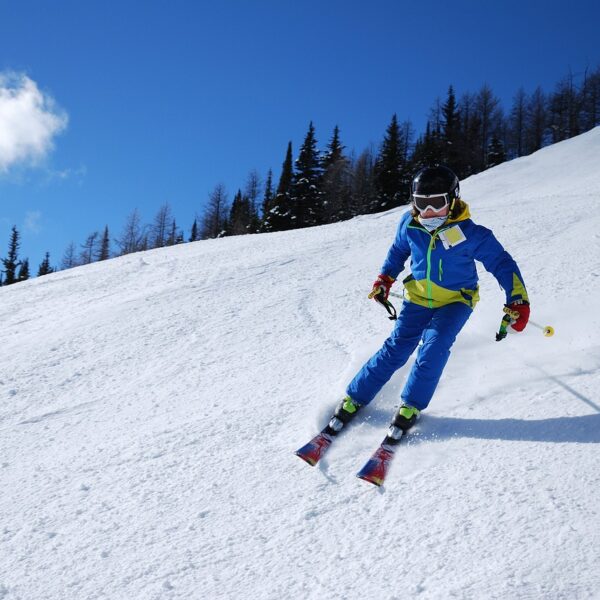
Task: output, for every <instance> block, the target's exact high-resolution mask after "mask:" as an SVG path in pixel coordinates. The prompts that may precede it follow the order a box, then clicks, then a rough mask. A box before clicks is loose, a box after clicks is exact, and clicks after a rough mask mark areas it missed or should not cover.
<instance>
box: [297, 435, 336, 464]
mask: <svg viewBox="0 0 600 600" xmlns="http://www.w3.org/2000/svg"><path fill="white" fill-rule="evenodd" d="M331 442H333V436H332V435H329V434H328V433H325V432H324V431H321V433H319V434H317V435H315V437H314V438H313V439H312V440H310V442H308V444H306V445H305V446H302V448H300V449H299V450H296V456H299V457H300V458H301V459H302V460H305V461H306V462H307V463H308V464H309V465H311V466H313V467H314V466H315V465H316V464H317V463H318V462H319V461H320V460H321V458H322V456H323V454H325V451H326V450H327V448H329V446H331Z"/></svg>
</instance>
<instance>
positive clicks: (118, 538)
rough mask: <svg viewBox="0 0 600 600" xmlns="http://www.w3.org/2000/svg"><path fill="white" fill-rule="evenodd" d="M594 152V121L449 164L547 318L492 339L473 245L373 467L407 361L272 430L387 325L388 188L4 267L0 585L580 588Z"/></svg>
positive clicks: (595, 214)
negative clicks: (63, 265)
mask: <svg viewBox="0 0 600 600" xmlns="http://www.w3.org/2000/svg"><path fill="white" fill-rule="evenodd" d="M599 166H600V128H596V129H595V130H593V131H591V132H588V133H586V134H584V135H581V136H579V137H577V138H574V139H571V140H568V141H565V142H562V143H560V144H557V145H554V146H552V147H548V148H546V149H543V150H541V151H539V152H537V153H535V154H533V155H531V156H528V157H525V158H521V159H518V160H514V161H512V162H509V163H505V164H502V165H500V166H498V167H496V168H494V169H491V170H489V171H486V172H485V173H481V174H479V175H477V176H474V177H471V178H470V179H468V180H466V181H464V182H463V185H462V192H463V198H464V199H465V200H466V201H467V202H468V203H469V204H470V207H471V211H472V214H473V219H474V220H475V221H476V222H477V223H481V224H482V225H485V226H487V227H490V228H492V229H493V230H494V232H495V234H496V236H497V237H498V238H499V239H500V241H501V242H502V243H503V244H504V245H505V247H506V248H507V249H508V250H509V251H510V252H511V254H512V255H513V256H514V258H515V259H516V260H517V262H518V264H519V265H520V268H521V270H522V273H523V276H524V278H525V281H526V284H527V286H528V289H529V293H530V298H531V302H532V319H533V320H534V321H536V322H537V323H539V324H541V325H546V324H550V325H553V326H554V328H555V330H556V334H555V336H554V337H552V338H545V337H544V336H543V335H542V333H541V331H540V330H539V329H536V328H535V327H533V326H530V327H528V329H527V330H526V331H525V332H524V333H522V334H519V335H511V336H509V337H508V338H507V339H506V340H504V341H502V342H501V343H496V342H495V341H494V335H495V332H496V330H497V328H498V326H499V323H500V318H501V316H502V313H501V309H502V306H503V302H504V294H503V292H502V291H501V290H500V289H499V287H498V285H497V283H496V282H495V280H494V279H493V278H492V277H491V276H490V275H489V274H488V273H486V272H485V271H484V270H483V269H480V275H481V296H482V300H481V302H480V304H479V305H478V306H477V308H476V310H475V312H474V315H473V317H472V318H471V319H470V321H469V323H468V324H467V326H466V328H465V329H464V330H463V332H462V334H461V335H460V336H459V339H458V340H457V343H456V345H455V347H454V350H453V355H452V357H451V358H450V362H449V364H448V366H447V368H446V372H445V374H444V377H443V379H442V381H441V383H440V386H439V388H438V391H437V393H436V396H435V397H434V399H433V401H432V404H431V406H430V408H429V409H428V410H427V411H426V412H425V413H424V414H423V417H422V419H421V421H420V424H419V426H418V427H417V428H416V430H415V433H414V435H413V436H412V437H411V438H410V439H409V440H408V442H407V444H406V446H405V447H403V448H401V449H400V450H399V453H398V455H397V456H396V460H395V462H394V463H393V465H392V467H391V470H390V473H389V475H388V479H387V481H386V485H385V487H384V488H382V489H381V490H379V489H377V488H375V487H373V486H370V485H369V484H366V483H364V482H362V481H360V480H358V479H357V478H356V477H355V473H356V472H357V471H358V469H359V468H360V467H361V466H362V465H363V464H364V462H365V461H366V460H367V458H368V457H369V456H370V454H371V453H372V451H373V450H374V449H375V447H376V446H377V444H378V443H379V442H380V440H381V439H382V437H383V435H384V433H385V430H386V428H387V423H388V422H389V419H390V417H391V416H392V413H393V411H394V408H395V406H396V405H397V404H398V400H399V398H398V397H399V393H400V390H401V388H402V385H403V381H404V379H405V378H406V376H407V373H408V369H409V366H410V364H411V363H410V362H409V364H408V365H407V366H406V367H404V368H402V369H401V370H400V371H399V372H398V373H397V375H396V376H395V377H394V378H393V379H392V380H391V381H390V383H389V384H388V385H387V386H386V387H385V388H384V389H383V391H382V392H381V394H380V395H379V396H378V398H376V400H375V401H374V402H373V403H372V404H371V405H370V406H369V407H368V408H366V409H365V410H364V411H363V414H364V417H363V418H362V420H361V421H360V423H357V424H356V425H355V426H353V428H352V430H349V431H347V432H345V433H344V435H343V436H342V437H341V438H340V439H339V440H338V441H336V443H335V445H334V446H333V447H332V448H331V450H330V452H329V454H328V455H327V457H326V458H325V459H324V460H323V462H322V464H321V465H320V466H319V467H315V468H311V467H309V466H308V465H306V464H305V463H304V462H303V461H301V460H300V459H298V458H297V457H296V456H294V454H293V452H294V450H295V449H296V448H298V447H299V446H301V445H302V444H304V443H305V442H306V441H308V439H309V438H310V437H312V435H314V434H315V433H316V432H317V431H318V430H319V429H320V428H321V427H323V426H324V425H325V423H326V421H327V418H328V416H329V414H330V412H331V410H332V408H333V406H334V405H335V403H336V402H337V401H338V400H339V398H340V397H341V396H342V395H343V393H344V389H345V386H346V384H347V383H348V381H349V380H350V378H351V377H352V376H353V375H354V373H355V371H356V370H357V369H358V368H359V367H360V366H361V364H362V363H363V362H364V361H365V360H366V359H367V358H369V356H370V355H371V354H372V353H373V352H374V351H375V350H377V349H378V347H379V345H380V344H381V343H382V342H383V340H384V339H385V338H386V336H387V335H388V334H389V332H390V329H391V327H392V325H391V322H390V321H389V320H387V318H386V317H387V315H386V313H385V311H383V309H382V308H381V307H379V306H378V305H377V304H376V303H374V302H372V301H369V300H367V298H366V296H367V294H368V292H369V291H370V287H371V282H372V281H373V279H374V278H375V276H376V275H377V273H378V270H379V267H380V265H381V263H382V262H383V259H384V257H385V254H386V252H387V249H388V246H389V244H390V243H391V241H392V239H393V237H394V234H395V229H396V225H397V222H398V219H399V218H400V216H401V214H402V213H403V211H404V210H406V208H405V207H404V208H401V209H395V210H391V211H389V212H387V213H382V214H377V215H370V216H362V217H358V218H356V219H353V220H352V221H349V222H345V223H340V224H335V225H329V226H324V227H318V228H312V229H306V230H301V231H292V232H285V233H272V234H265V235H255V236H241V237H234V238H229V239H223V240H211V241H203V242H196V243H193V244H186V245H183V246H180V247H176V248H169V249H162V250H154V251H149V252H145V253H143V254H135V255H129V256H125V257H121V258H118V259H114V260H110V261H107V262H105V263H96V264H92V265H89V266H86V267H80V268H76V269H72V270H69V271H64V272H60V273H56V274H53V275H50V276H47V277H42V278H39V279H35V280H31V281H27V282H25V283H22V284H17V285H14V286H10V287H5V288H1V289H0V298H1V304H0V315H1V322H2V343H1V344H0V365H1V367H0V369H1V370H0V398H1V399H2V402H1V403H0V478H1V479H0V481H1V486H2V487H1V489H2V494H1V496H0V516H1V521H0V598H2V599H3V600H17V599H20V600H38V599H53V600H55V599H56V600H58V599H84V598H85V599H111V600H115V599H128V600H131V599H163V598H164V599H175V598H178V599H192V598H194V599H195V598H198V599H201V598H227V599H229V598H243V599H245V600H255V599H271V598H273V599H280V598H293V599H296V598H298V599H305V598H309V599H312V598H315V599H316V598H328V599H361V600H363V599H366V598H377V599H378V600H384V599H386V600H393V599H403V600H404V599H406V598H419V599H441V598H473V599H487V598H502V599H507V598H509V599H513V598H519V599H540V598H543V599H565V600H574V599H583V598H586V599H587V598H598V597H600V569H599V568H598V565H599V564H600V518H599V514H598V513H599V510H600V509H599V503H598V494H599V492H600V469H599V466H600V462H599V452H598V451H599V449H600V398H599V394H598V389H600V376H599V373H600V327H599V324H600V316H599V311H598V298H599V296H600V287H599V282H600V251H599V250H600V244H599V238H600V233H599V232H600V212H599V211H598V210H597V207H598V199H599V197H600V168H599ZM396 287H398V286H396ZM396 291H399V290H396ZM398 302H399V301H398Z"/></svg>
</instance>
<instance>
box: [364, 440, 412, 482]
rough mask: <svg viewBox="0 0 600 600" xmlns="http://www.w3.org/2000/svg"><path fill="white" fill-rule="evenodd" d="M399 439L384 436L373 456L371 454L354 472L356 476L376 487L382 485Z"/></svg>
mask: <svg viewBox="0 0 600 600" xmlns="http://www.w3.org/2000/svg"><path fill="white" fill-rule="evenodd" d="M400 439H402V438H399V439H397V440H396V439H393V438H390V437H388V436H386V437H385V439H384V440H383V442H382V443H381V445H380V446H379V448H377V450H375V452H374V453H373V456H371V458H370V459H369V460H368V461H367V464H366V465H365V466H364V467H363V468H362V469H361V470H360V471H359V472H358V473H357V474H356V476H357V477H359V478H360V479H364V480H365V481H368V482H369V483H372V484H373V485H376V486H378V487H379V486H382V485H383V482H384V481H385V476H386V475H387V472H388V468H389V466H390V463H391V462H392V459H393V458H394V454H395V453H396V446H397V444H398V443H400ZM390 442H392V443H390Z"/></svg>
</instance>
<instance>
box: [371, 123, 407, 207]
mask: <svg viewBox="0 0 600 600" xmlns="http://www.w3.org/2000/svg"><path fill="white" fill-rule="evenodd" d="M402 129H403V130H404V132H406V131H410V124H409V123H405V124H403V128H402ZM408 145H409V140H408V139H406V137H405V135H403V131H402V130H401V128H400V126H399V125H398V117H397V116H396V114H394V115H393V116H392V121H391V123H390V124H389V126H388V127H387V129H386V133H385V136H384V138H383V143H382V145H381V151H380V153H379V156H378V158H377V162H376V165H375V185H376V188H377V201H376V204H375V205H374V206H372V207H371V211H370V212H377V211H380V210H387V209H389V208H392V207H394V206H399V205H400V204H402V203H403V202H404V201H405V200H406V198H408V196H409V185H408V181H409V173H408V170H407V167H408Z"/></svg>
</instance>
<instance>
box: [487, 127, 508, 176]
mask: <svg viewBox="0 0 600 600" xmlns="http://www.w3.org/2000/svg"><path fill="white" fill-rule="evenodd" d="M505 161H506V152H505V150H504V144H503V143H502V141H501V140H500V138H499V137H498V136H497V135H496V134H494V135H493V136H492V139H491V141H490V145H489V148H488V151H487V164H486V167H485V168H486V169H489V168H491V167H495V166H496V165H499V164H501V163H503V162H505Z"/></svg>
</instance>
